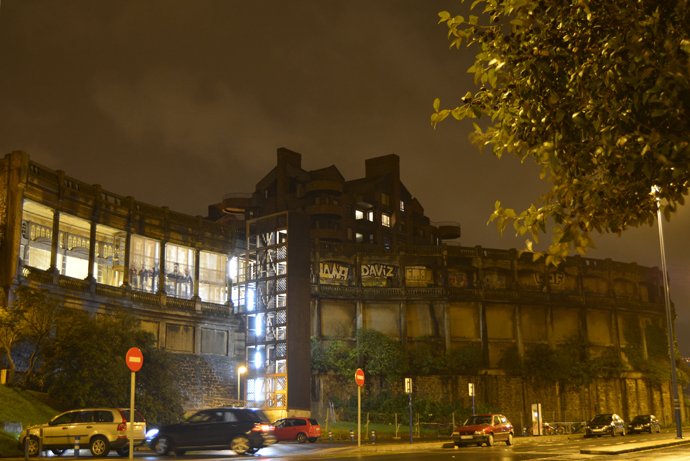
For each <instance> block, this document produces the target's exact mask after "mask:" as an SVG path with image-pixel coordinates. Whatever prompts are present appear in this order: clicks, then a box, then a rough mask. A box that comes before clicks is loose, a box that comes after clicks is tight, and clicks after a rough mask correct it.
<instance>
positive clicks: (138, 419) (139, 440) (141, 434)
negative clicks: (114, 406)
mask: <svg viewBox="0 0 690 461" xmlns="http://www.w3.org/2000/svg"><path fill="white" fill-rule="evenodd" d="M119 410H120V412H121V413H122V415H123V416H124V417H125V420H126V421H127V427H126V430H127V437H128V438H129V426H130V424H132V423H131V421H132V420H131V419H130V417H129V408H119ZM128 440H129V439H128ZM145 443H146V420H145V419H144V417H143V416H141V413H139V412H138V411H137V410H136V408H135V409H134V446H135V447H139V446H141V445H144V444H145ZM116 451H117V454H118V455H120V456H129V442H128V443H127V444H125V446H124V447H122V448H120V449H118V450H116Z"/></svg>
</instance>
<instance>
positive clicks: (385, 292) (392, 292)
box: [362, 287, 403, 298]
mask: <svg viewBox="0 0 690 461" xmlns="http://www.w3.org/2000/svg"><path fill="white" fill-rule="evenodd" d="M402 295H403V289H402V288H391V287H362V296H364V297H368V298H399V297H401V296H402Z"/></svg>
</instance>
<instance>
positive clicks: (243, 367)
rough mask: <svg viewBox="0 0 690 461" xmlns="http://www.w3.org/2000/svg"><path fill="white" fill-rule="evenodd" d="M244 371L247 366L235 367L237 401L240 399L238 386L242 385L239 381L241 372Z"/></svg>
mask: <svg viewBox="0 0 690 461" xmlns="http://www.w3.org/2000/svg"><path fill="white" fill-rule="evenodd" d="M245 371H247V367H245V366H244V365H242V366H241V367H239V368H238V369H237V400H238V401H239V400H242V399H241V398H240V395H241V394H240V386H241V385H242V381H241V378H242V373H244V372H245Z"/></svg>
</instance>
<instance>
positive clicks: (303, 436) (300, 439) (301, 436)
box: [297, 432, 307, 443]
mask: <svg viewBox="0 0 690 461" xmlns="http://www.w3.org/2000/svg"><path fill="white" fill-rule="evenodd" d="M297 441H298V442H299V443H304V442H306V441H307V435H306V434H305V433H304V432H300V433H299V434H297Z"/></svg>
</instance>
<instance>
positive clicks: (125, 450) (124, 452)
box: [115, 444, 129, 458]
mask: <svg viewBox="0 0 690 461" xmlns="http://www.w3.org/2000/svg"><path fill="white" fill-rule="evenodd" d="M115 453H117V454H118V455H120V456H122V457H123V458H124V457H126V456H129V444H127V445H125V446H124V447H123V448H120V449H119V450H115Z"/></svg>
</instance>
